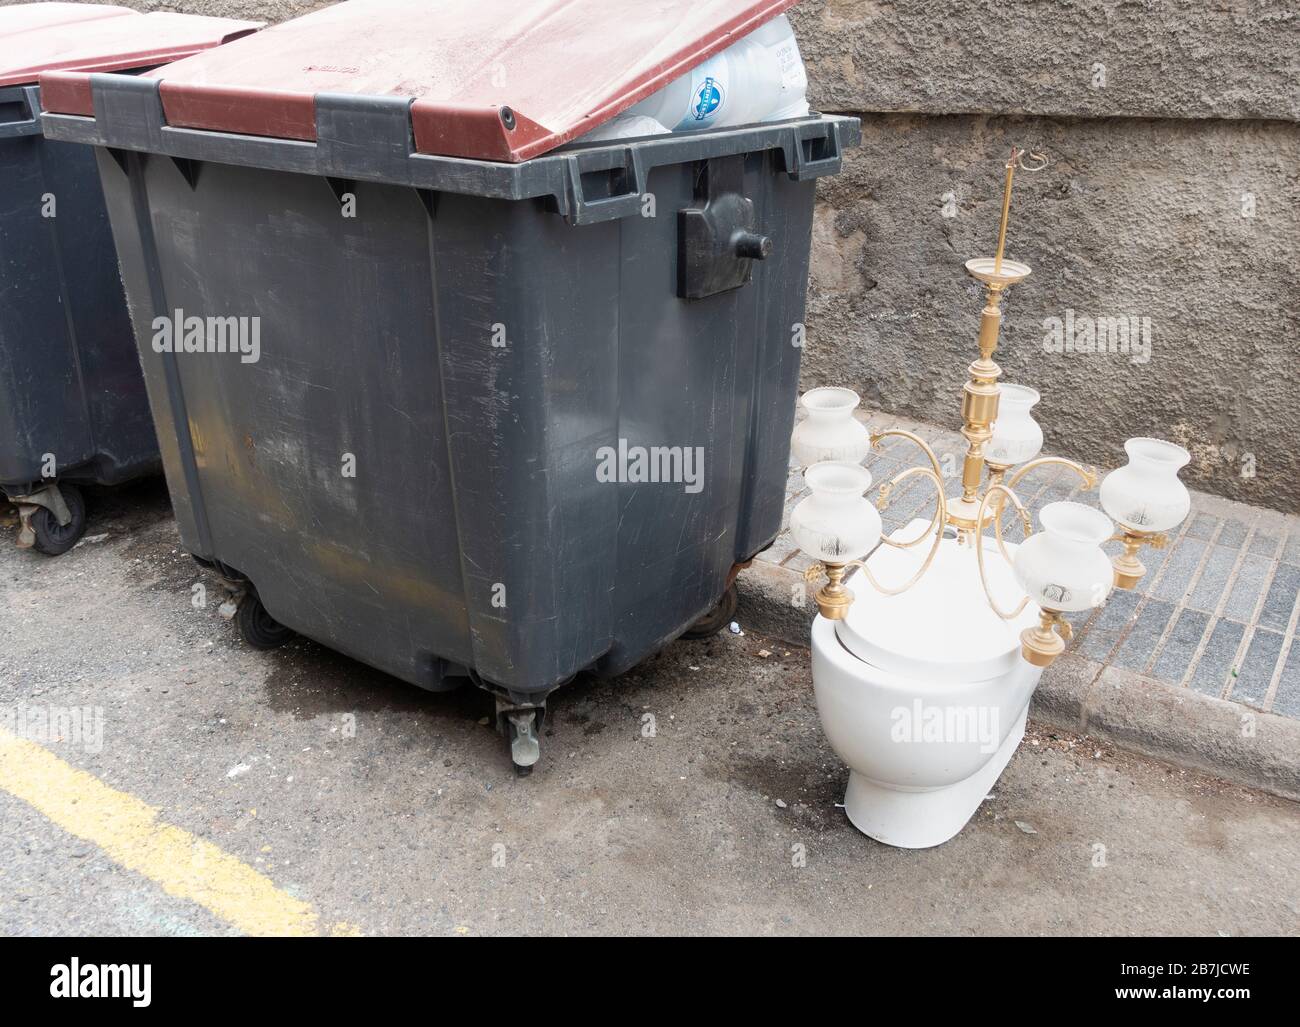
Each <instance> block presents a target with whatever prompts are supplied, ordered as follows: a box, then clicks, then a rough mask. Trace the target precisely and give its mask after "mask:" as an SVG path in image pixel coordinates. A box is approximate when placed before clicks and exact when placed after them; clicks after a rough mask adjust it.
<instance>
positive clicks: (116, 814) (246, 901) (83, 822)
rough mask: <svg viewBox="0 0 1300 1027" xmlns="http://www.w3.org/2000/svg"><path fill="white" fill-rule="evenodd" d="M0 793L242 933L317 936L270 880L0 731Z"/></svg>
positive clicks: (302, 907) (306, 914)
mask: <svg viewBox="0 0 1300 1027" xmlns="http://www.w3.org/2000/svg"><path fill="white" fill-rule="evenodd" d="M0 788H3V789H4V790H5V791H6V792H8V793H9V794H11V795H14V796H16V797H17V798H19V799H22V800H23V801H24V802H26V803H27V804H28V805H30V806H32V807H33V808H35V809H36V810H37V811H38V812H39V813H42V814H44V815H45V816H46V817H48V818H49V819H50V820H52V821H54V823H56V824H58V825H59V826H60V827H61V828H63V829H64V830H65V831H67V832H68V833H69V834H74V835H76V836H77V837H78V838H83V839H85V840H86V841H88V842H91V843H93V844H95V845H98V846H99V847H100V848H101V849H103V850H104V852H105V853H107V854H108V856H109V857H110V858H111V859H112V860H114V862H116V863H120V864H121V865H122V866H124V867H126V868H128V869H130V870H134V871H135V872H136V873H138V874H142V875H143V876H145V877H147V878H149V880H151V881H153V882H154V883H155V884H157V885H159V886H160V887H161V888H162V889H163V891H165V892H167V894H168V895H174V896H176V897H177V898H181V899H189V900H190V901H191V902H197V903H198V904H199V905H200V906H202V907H203V908H204V909H207V910H210V911H211V912H212V913H213V914H215V915H216V916H218V917H220V918H221V919H222V920H224V921H226V922H227V923H229V924H232V925H234V926H235V927H237V928H238V929H239V930H241V931H244V932H245V933H246V934H259V935H308V934H316V933H317V925H316V913H315V911H314V910H313V909H312V908H311V906H310V905H309V904H308V903H306V902H303V901H301V900H300V899H295V898H294V897H293V896H292V895H289V894H288V893H287V892H284V891H281V890H280V889H279V888H277V887H276V886H275V884H274V883H273V882H272V881H271V879H270V878H268V877H266V876H264V875H263V874H260V873H258V872H257V871H256V870H254V869H253V868H252V867H250V866H248V864H246V863H243V862H241V861H240V860H238V859H236V858H235V857H234V856H231V855H230V854H229V853H226V852H223V851H222V850H221V849H219V848H217V846H215V845H213V844H211V843H210V842H205V841H203V840H202V839H201V838H197V837H195V836H194V835H192V834H190V833H189V832H188V831H185V830H182V829H181V828H179V827H175V826H173V825H171V824H168V823H165V822H162V821H160V820H158V810H156V809H154V808H153V807H152V806H148V805H146V804H145V803H143V802H141V801H140V800H139V799H137V798H136V797H135V796H133V795H128V794H127V793H126V792H119V791H117V790H116V789H113V788H110V787H108V785H106V784H104V783H103V782H102V781H100V780H99V779H98V778H96V777H94V776H92V775H90V774H87V773H86V772H85V771H81V770H78V769H77V768H76V767H73V766H71V765H69V764H67V763H64V762H63V760H61V759H59V758H58V757H57V756H55V755H54V754H53V753H52V752H50V751H49V750H47V749H43V748H42V747H41V746H39V745H36V744H35V743H34V742H29V741H27V740H26V739H23V738H20V737H19V736H18V735H15V734H14V733H13V732H12V731H8V730H6V729H5V728H3V727H0Z"/></svg>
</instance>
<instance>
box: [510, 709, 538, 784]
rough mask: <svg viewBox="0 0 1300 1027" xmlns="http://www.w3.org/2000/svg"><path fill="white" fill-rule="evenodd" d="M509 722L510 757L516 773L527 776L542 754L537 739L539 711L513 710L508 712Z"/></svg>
mask: <svg viewBox="0 0 1300 1027" xmlns="http://www.w3.org/2000/svg"><path fill="white" fill-rule="evenodd" d="M507 723H508V725H509V728H510V759H511V761H512V762H513V763H514V765H515V774H516V775H518V776H519V777H527V776H528V775H529V774H531V773H532V772H533V767H534V766H536V764H537V761H538V760H539V759H540V758H541V755H542V747H541V744H540V743H539V742H538V740H537V711H536V710H516V711H512V712H511V713H509V714H507Z"/></svg>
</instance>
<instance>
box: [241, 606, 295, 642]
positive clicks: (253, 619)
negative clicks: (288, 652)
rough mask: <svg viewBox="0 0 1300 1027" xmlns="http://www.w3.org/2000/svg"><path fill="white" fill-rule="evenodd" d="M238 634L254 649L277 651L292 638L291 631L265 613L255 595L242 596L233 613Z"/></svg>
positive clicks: (263, 607)
mask: <svg viewBox="0 0 1300 1027" xmlns="http://www.w3.org/2000/svg"><path fill="white" fill-rule="evenodd" d="M235 623H236V624H237V625H238V626H239V633H240V635H242V636H243V638H244V641H245V642H247V643H248V644H249V645H250V646H252V648H254V649H279V648H280V646H282V645H284V643H285V642H287V641H289V639H291V638H293V635H294V633H293V631H291V630H290V629H289V628H286V627H285V626H284V625H283V624H281V623H280V622H279V621H278V620H276V619H275V618H274V617H272V616H271V615H270V614H269V613H267V612H266V607H265V606H263V605H262V600H260V599H258V598H257V596H255V595H247V596H244V599H243V602H241V603H240V604H239V610H238V611H237V612H236V613H235Z"/></svg>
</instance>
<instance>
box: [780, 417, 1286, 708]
mask: <svg viewBox="0 0 1300 1027" xmlns="http://www.w3.org/2000/svg"><path fill="white" fill-rule="evenodd" d="M865 420H866V422H867V424H868V426H869V427H870V428H871V429H872V430H873V431H874V430H879V429H883V428H889V427H898V428H905V429H907V430H909V431H913V432H915V433H916V434H917V435H919V436H920V437H921V438H923V439H925V440H926V441H927V442H928V443H929V444H930V445H931V446H932V447H933V448H934V450H935V452H936V453H937V454H938V456H939V457H940V459H941V460H943V461H944V468H945V472H948V471H949V470H951V472H952V474H951V476H952V477H953V479H954V480H955V479H956V476H957V475H958V474H959V473H960V469H961V455H962V454H963V453H964V451H965V440H964V439H963V438H962V437H961V435H960V434H959V433H958V432H955V431H947V430H945V429H942V428H937V427H935V426H933V425H928V424H923V423H920V422H916V421H911V420H908V419H906V418H900V417H892V416H888V415H885V414H874V415H872V416H871V417H869V418H865ZM920 458H921V454H920V453H919V452H918V450H917V449H916V447H915V446H914V445H912V443H910V442H908V441H907V440H906V439H897V438H894V439H886V440H885V441H884V442H883V444H882V445H881V446H880V447H879V448H878V449H876V450H873V451H872V453H871V454H870V455H869V456H868V457H867V459H866V460H865V461H863V462H864V463H865V465H866V466H867V468H868V469H869V470H870V471H871V473H872V476H873V479H874V484H873V488H874V487H875V486H878V485H879V484H880V483H881V482H884V481H887V480H888V479H889V478H890V477H892V476H893V475H895V474H897V473H898V472H899V471H901V470H903V469H904V468H906V467H908V466H911V465H912V464H914V463H916V462H917V461H918V459H920ZM791 463H792V466H791V469H790V479H789V482H788V484H787V494H786V522H787V524H788V522H789V512H790V510H791V508H792V507H793V506H794V504H795V503H796V502H797V501H798V500H800V499H802V498H803V497H804V496H806V495H807V494H808V493H807V490H806V489H805V488H804V483H803V474H802V472H801V471H800V470H799V468H798V467H796V466H793V458H791ZM1106 469H1108V468H1106ZM1104 470H1105V469H1104ZM1080 486H1081V483H1080V482H1079V480H1078V478H1077V476H1076V475H1075V474H1074V473H1073V472H1071V471H1070V470H1068V469H1067V468H1063V467H1060V466H1054V467H1053V466H1049V467H1045V468H1043V469H1042V470H1039V471H1035V472H1033V473H1031V474H1030V475H1029V476H1028V477H1026V478H1025V480H1024V481H1023V482H1022V484H1021V487H1020V488H1019V489H1018V492H1019V494H1020V496H1021V499H1022V500H1023V501H1024V503H1025V505H1026V506H1027V507H1028V508H1029V509H1030V510H1031V512H1033V513H1035V514H1036V513H1037V511H1038V510H1039V509H1041V508H1042V507H1043V506H1045V505H1046V504H1047V503H1052V502H1056V501H1057V500H1062V499H1078V500H1080V501H1081V502H1084V503H1088V504H1089V505H1092V506H1097V505H1098V502H1097V496H1096V492H1095V491H1094V492H1091V493H1086V492H1083V491H1082V490H1081V487H1080ZM952 491H955V490H954V489H950V490H949V492H950V494H951V492H952ZM932 497H933V491H932V488H931V486H930V485H929V484H928V483H926V482H925V481H924V480H923V479H920V478H914V479H912V480H911V481H908V482H905V483H904V484H903V485H902V486H900V488H899V489H898V491H897V492H895V493H894V495H893V496H892V497H891V498H890V502H889V505H888V507H887V508H886V509H885V510H884V511H883V515H882V516H883V520H884V525H885V531H886V533H888V532H892V531H894V530H896V529H898V528H900V527H902V526H903V525H905V524H907V523H908V522H909V521H911V520H912V519H914V518H916V517H924V516H928V515H929V513H930V512H931V510H932V509H933V498H932ZM1011 520H1012V519H1010V518H1009V519H1008V529H1009V530H1008V532H1007V538H1008V540H1011V541H1015V540H1017V539H1018V538H1019V535H1018V532H1019V527H1018V526H1014V527H1013V526H1012V525H1011ZM1109 549H1110V551H1112V552H1115V551H1118V549H1119V546H1118V544H1117V543H1112V544H1111V545H1110V546H1109ZM759 559H760V560H763V561H766V562H768V563H774V564H778V565H780V566H782V567H786V568H789V569H790V570H794V571H800V572H802V571H804V570H805V569H807V568H808V567H809V566H810V565H811V563H812V560H811V559H810V558H809V557H808V556H807V555H806V554H805V553H802V552H800V551H799V550H798V548H797V547H796V546H795V544H794V541H793V539H791V537H790V535H789V532H788V530H783V531H782V532H781V534H780V536H778V538H777V540H776V543H775V545H773V546H772V548H771V549H769V550H767V551H766V552H764V553H762V554H760V556H759ZM1141 559H1142V562H1143V563H1144V564H1146V567H1147V574H1146V576H1145V577H1144V578H1143V579H1142V582H1141V583H1140V584H1139V586H1138V588H1137V589H1136V590H1134V591H1131V592H1126V591H1118V590H1117V591H1116V592H1115V593H1114V594H1113V595H1112V596H1111V597H1110V599H1109V600H1107V602H1106V604H1105V606H1103V607H1102V608H1101V609H1100V610H1095V611H1092V612H1091V613H1090V614H1080V615H1079V616H1078V617H1074V618H1071V620H1072V621H1073V624H1074V628H1075V637H1074V639H1073V641H1072V643H1071V648H1072V649H1073V650H1074V651H1076V652H1077V653H1079V655H1081V656H1084V657H1086V658H1088V659H1090V660H1093V661H1095V662H1097V663H1100V664H1103V665H1113V666H1117V667H1122V668H1123V669H1125V670H1130V671H1133V672H1135V673H1139V674H1144V675H1146V676H1148V677H1153V678H1156V679H1158V680H1160V681H1163V682H1165V683H1167V684H1169V685H1173V686H1176V687H1184V688H1192V689H1195V690H1196V691H1198V692H1201V693H1204V694H1206V695H1211V696H1216V697H1218V698H1222V699H1232V700H1234V701H1236V702H1239V703H1242V704H1243V705H1246V706H1250V707H1252V708H1254V709H1258V710H1263V711H1267V712H1272V713H1276V714H1279V715H1282V716H1287V717H1295V718H1300V646H1297V645H1295V635H1296V622H1297V618H1300V604H1297V602H1296V596H1297V591H1298V590H1300V517H1297V516H1293V515H1292V516H1288V515H1286V514H1282V513H1278V512H1276V511H1273V510H1262V509H1257V508H1255V507H1251V506H1247V505H1245V504H1244V503H1235V502H1232V501H1230V500H1226V499H1221V498H1219V497H1218V496H1211V495H1207V494H1205V493H1201V492H1193V493H1192V512H1191V514H1190V515H1189V516H1188V518H1187V520H1186V521H1185V522H1183V524H1182V526H1181V527H1180V528H1179V529H1177V531H1176V533H1175V534H1174V535H1173V537H1172V538H1171V541H1170V545H1169V546H1168V547H1166V548H1165V549H1162V550H1161V549H1152V548H1150V547H1147V548H1144V549H1143V551H1142V553H1141Z"/></svg>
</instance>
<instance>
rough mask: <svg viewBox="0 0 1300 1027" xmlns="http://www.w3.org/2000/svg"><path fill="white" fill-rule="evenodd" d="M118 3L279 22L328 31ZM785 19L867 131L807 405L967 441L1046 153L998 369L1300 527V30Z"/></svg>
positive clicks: (1063, 18)
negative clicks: (974, 270)
mask: <svg viewBox="0 0 1300 1027" xmlns="http://www.w3.org/2000/svg"><path fill="white" fill-rule="evenodd" d="M120 2H125V3H128V4H130V5H131V6H136V7H139V8H141V9H143V10H187V11H192V12H195V13H206V14H225V15H231V16H242V17H253V18H261V19H265V20H268V21H279V20H283V19H284V18H287V17H291V16H293V15H296V14H301V13H305V12H306V11H308V10H313V9H315V8H317V7H322V6H326V4H324V3H315V2H311V0H180V2H172V3H155V2H151V0H120ZM521 2H523V0H521ZM793 18H794V22H795V26H796V30H797V32H798V34H799V38H800V41H801V45H802V47H803V51H804V56H805V58H806V60H807V62H808V65H809V71H810V75H811V81H812V87H811V88H812V96H811V99H812V101H813V103H814V105H815V106H817V107H818V108H820V109H822V110H825V111H833V112H839V113H851V114H856V115H858V116H860V117H862V119H863V123H864V124H863V128H864V131H863V145H862V147H861V149H859V150H858V151H856V152H854V153H853V154H851V155H850V157H849V159H848V160H847V162H846V167H845V171H844V174H843V175H842V176H840V177H839V178H837V179H835V180H829V181H824V182H823V187H822V190H821V194H820V203H819V208H818V216H817V227H816V235H815V239H814V252H813V275H812V281H811V284H810V291H809V315H808V322H809V344H808V350H807V353H806V358H805V369H804V383H805V385H808V386H812V385H817V384H825V383H832V382H835V383H844V384H848V385H851V386H853V387H855V388H857V389H858V390H859V391H860V392H862V394H863V396H864V397H865V399H866V402H867V403H868V404H869V405H870V406H871V407H874V408H878V409H882V410H885V411H887V412H894V413H900V414H905V415H910V416H915V417H919V418H922V419H926V420H930V421H934V422H938V423H942V424H944V425H947V426H955V425H956V423H957V420H958V415H957V407H958V396H959V388H960V384H961V382H962V381H963V380H964V378H965V366H966V364H967V362H968V361H969V360H970V358H971V357H972V355H973V353H974V338H975V330H976V324H977V320H978V314H979V309H980V306H981V300H980V293H979V291H978V289H977V288H976V287H975V284H974V283H973V282H972V281H970V280H969V279H967V278H966V276H965V274H964V273H963V271H962V264H963V262H964V261H965V260H966V259H967V258H969V257H975V256H991V255H992V254H993V250H994V248H995V244H996V231H997V219H998V213H999V209H998V208H999V202H1000V195H1001V178H1002V166H1003V163H1004V161H1005V158H1006V154H1007V152H1008V151H1009V149H1010V146H1011V145H1012V144H1013V143H1016V144H1020V145H1022V146H1030V147H1033V148H1036V149H1042V150H1044V151H1045V152H1046V153H1047V154H1049V155H1050V157H1051V158H1052V165H1051V166H1050V167H1049V168H1048V169H1047V170H1045V171H1043V172H1040V173H1038V174H1036V175H1021V176H1019V177H1018V180H1017V190H1016V198H1015V203H1014V207H1013V220H1012V225H1011V230H1010V233H1009V239H1008V255H1009V256H1012V257H1014V258H1016V259H1019V260H1022V261H1024V262H1026V263H1028V264H1030V265H1031V266H1032V267H1033V268H1034V274H1033V276H1032V277H1031V278H1030V279H1028V280H1027V281H1026V282H1024V283H1022V284H1021V285H1019V286H1017V287H1016V288H1015V289H1014V290H1012V293H1011V295H1010V298H1009V300H1008V302H1007V303H1006V305H1005V312H1006V318H1005V322H1004V333H1003V343H1004V345H1003V349H1002V350H1001V351H1000V353H999V360H1000V362H1001V363H1002V365H1003V368H1004V371H1005V380H1007V381H1016V382H1022V383H1025V384H1030V385H1033V386H1035V387H1036V388H1038V389H1039V390H1040V391H1041V393H1042V395H1043V401H1042V403H1041V404H1040V406H1039V407H1038V409H1037V411H1036V413H1037V415H1038V417H1039V419H1040V421H1041V422H1042V424H1043V426H1044V429H1045V431H1046V433H1047V438H1048V448H1049V449H1051V450H1052V451H1054V452H1063V453H1067V454H1069V455H1073V456H1077V457H1079V458H1082V459H1085V460H1089V461H1092V462H1096V463H1099V464H1102V465H1114V464H1116V463H1120V462H1122V460H1123V455H1122V452H1121V449H1120V446H1121V443H1122V441H1123V440H1124V439H1125V438H1127V437H1129V436H1131V435H1143V434H1151V435H1159V436H1164V437H1168V438H1172V439H1174V440H1176V441H1179V442H1181V443H1183V444H1185V445H1187V446H1188V448H1189V449H1191V450H1192V453H1193V456H1194V459H1193V463H1192V466H1191V467H1190V468H1189V470H1188V472H1186V477H1187V478H1188V480H1189V482H1190V483H1192V484H1195V485H1196V486H1198V487H1200V488H1203V489H1206V490H1208V491H1212V492H1217V493H1220V494H1222V495H1226V496H1229V497H1231V498H1234V499H1240V500H1244V501H1246V502H1252V503H1258V504H1263V505H1268V506H1273V507H1276V508H1278V509H1283V510H1288V511H1294V510H1297V509H1300V445H1298V444H1300V289H1297V285H1296V262H1297V256H1298V255H1300V124H1298V122H1300V15H1298V14H1297V13H1295V12H1294V11H1292V10H1289V9H1288V5H1287V4H1285V3H1274V2H1268V0H1263V2H1255V0H1215V2H1213V3H1207V2H1205V0H969V2H963V3H960V4H955V3H954V4H936V3H933V2H930V0H896V2H889V0H804V2H803V3H802V4H800V6H799V7H798V8H797V9H796V10H795V11H794V13H793ZM1052 319H1056V320H1052ZM1130 319H1136V321H1132V320H1130ZM1058 322H1059V323H1060V325H1061V330H1060V331H1053V329H1054V328H1055V326H1056V325H1057V323H1058ZM1098 323H1100V324H1101V325H1102V327H1103V335H1104V336H1105V337H1106V339H1108V340H1109V339H1111V338H1112V337H1113V338H1114V341H1115V342H1116V343H1119V342H1120V339H1119V338H1118V335H1117V334H1115V335H1112V332H1113V331H1114V332H1117V330H1118V328H1119V327H1121V326H1124V327H1127V326H1129V325H1130V324H1132V325H1135V326H1136V328H1137V332H1136V333H1135V334H1136V337H1137V338H1138V340H1139V342H1138V346H1137V348H1136V352H1134V351H1132V350H1130V351H1129V352H1109V351H1106V352H1100V353H1098V352H1091V353H1089V352H1079V351H1073V352H1058V351H1057V350H1058V349H1059V348H1060V345H1059V344H1064V343H1066V342H1067V341H1068V342H1069V343H1076V342H1077V343H1078V344H1079V345H1080V347H1082V348H1084V349H1086V348H1087V345H1088V339H1089V332H1088V330H1087V329H1088V326H1089V325H1091V326H1092V328H1093V331H1092V333H1091V338H1092V340H1093V345H1094V346H1095V345H1096V338H1097V332H1096V326H1097V324H1098ZM1066 326H1068V327H1069V328H1071V329H1072V331H1071V332H1070V338H1069V339H1068V340H1066V339H1064V338H1062V336H1064V335H1065V334H1066V333H1065V331H1064V329H1065V327H1066ZM1148 333H1149V334H1148ZM1145 339H1149V349H1148V348H1147V346H1146V344H1145V342H1144V341H1143V340H1145ZM1130 343H1131V340H1130Z"/></svg>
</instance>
